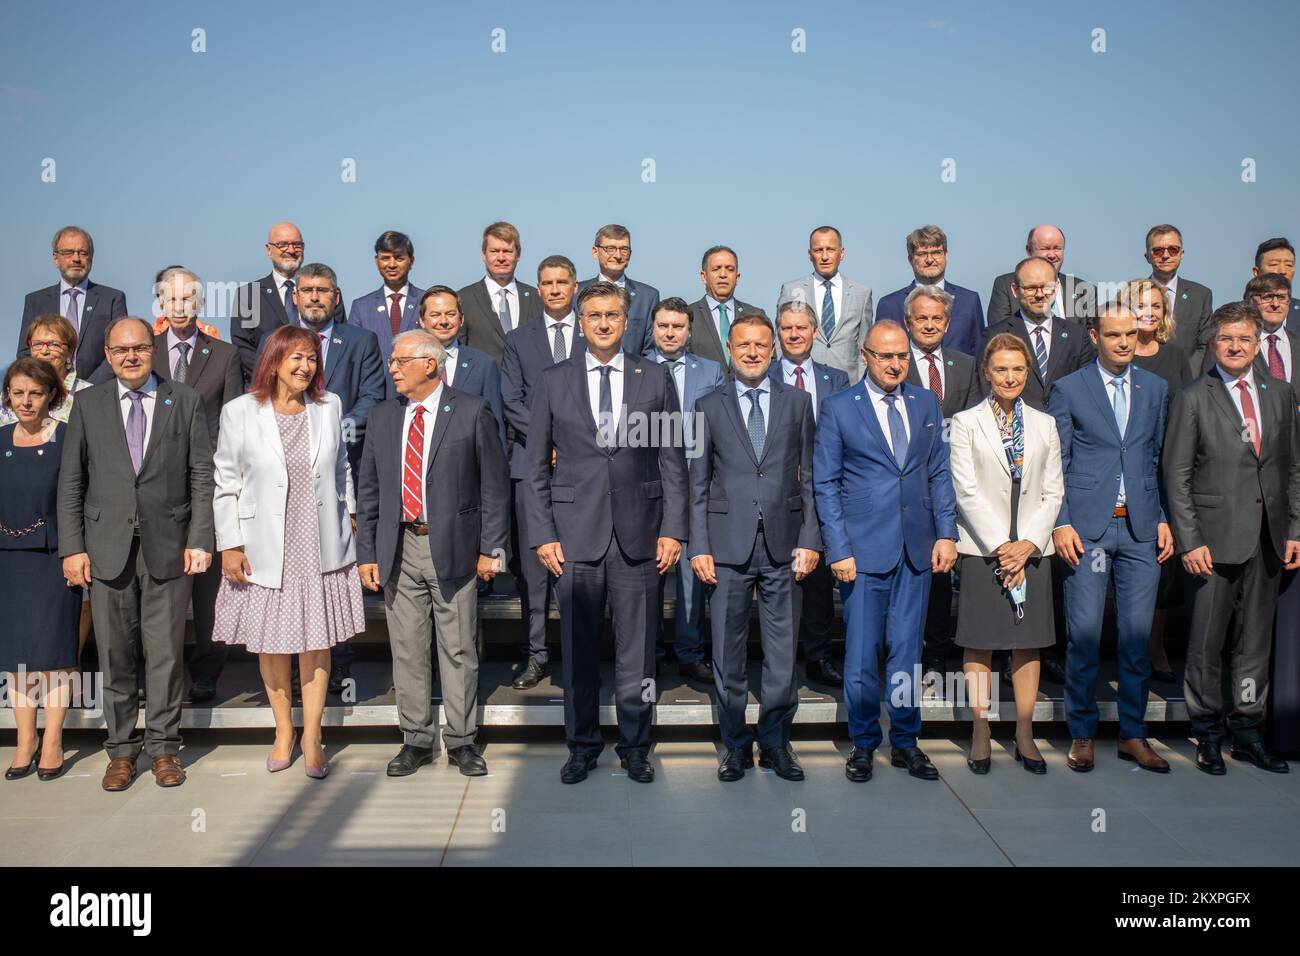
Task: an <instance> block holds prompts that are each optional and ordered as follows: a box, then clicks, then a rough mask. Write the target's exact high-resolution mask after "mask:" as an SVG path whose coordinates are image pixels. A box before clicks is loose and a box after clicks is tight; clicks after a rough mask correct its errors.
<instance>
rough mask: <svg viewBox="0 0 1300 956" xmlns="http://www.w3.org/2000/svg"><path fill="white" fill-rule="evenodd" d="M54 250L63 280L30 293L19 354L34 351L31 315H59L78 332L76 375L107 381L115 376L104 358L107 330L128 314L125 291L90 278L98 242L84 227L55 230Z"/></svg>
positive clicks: (21, 327) (51, 245)
mask: <svg viewBox="0 0 1300 956" xmlns="http://www.w3.org/2000/svg"><path fill="white" fill-rule="evenodd" d="M50 250H51V252H52V253H53V257H54V268H56V269H58V270H59V281H58V283H57V284H56V285H52V286H49V287H48V288H44V289H38V290H37V291H35V292H29V293H28V294H27V298H26V299H25V300H24V302H23V319H22V323H21V325H20V326H19V329H18V358H22V357H23V356H25V355H30V354H31V349H30V348H29V346H28V344H27V338H28V335H27V327H28V326H29V325H31V323H32V319H34V318H36V316H38V315H61V316H63V317H64V318H65V319H67V320H68V324H70V325H71V326H72V329H73V331H75V332H76V333H77V354H76V363H75V367H76V370H77V378H78V379H80V380H81V381H83V382H90V383H91V384H92V385H98V384H99V383H100V382H106V381H108V380H109V379H111V378H112V377H113V368H112V366H111V365H109V363H108V362H107V361H105V360H104V330H105V329H106V328H108V325H109V323H110V322H112V321H113V320H114V319H119V318H121V317H122V316H124V315H126V295H125V294H124V293H122V292H120V291H119V290H117V289H110V288H109V287H108V286H106V285H100V284H99V283H97V282H91V281H90V267H91V265H92V264H93V263H94V261H95V241H94V240H93V239H91V238H90V233H88V232H86V230H84V229H82V228H81V227H80V226H64V227H63V228H62V229H60V230H59V231H58V232H56V233H55V234H54V239H53V240H52V241H51V243H50Z"/></svg>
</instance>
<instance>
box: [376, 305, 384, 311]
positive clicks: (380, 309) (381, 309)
mask: <svg viewBox="0 0 1300 956" xmlns="http://www.w3.org/2000/svg"><path fill="white" fill-rule="evenodd" d="M375 311H376V312H383V311H384V307H383V306H382V305H380V306H376V307H375Z"/></svg>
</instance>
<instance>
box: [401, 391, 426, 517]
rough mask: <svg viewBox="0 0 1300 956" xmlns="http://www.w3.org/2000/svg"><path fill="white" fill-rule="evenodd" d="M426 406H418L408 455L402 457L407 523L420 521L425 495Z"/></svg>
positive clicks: (403, 497)
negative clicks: (421, 506)
mask: <svg viewBox="0 0 1300 956" xmlns="http://www.w3.org/2000/svg"><path fill="white" fill-rule="evenodd" d="M423 459H424V406H423V405H416V406H415V411H414V412H413V414H412V418H411V427H410V428H409V429H408V430H407V432H406V453H405V454H404V455H403V456H402V517H403V518H404V519H405V520H407V521H419V520H420V502H421V501H423V495H422V494H421V493H420V492H421V489H422V488H423V487H424V473H423V471H422V469H421V467H420V466H421V464H422V463H423Z"/></svg>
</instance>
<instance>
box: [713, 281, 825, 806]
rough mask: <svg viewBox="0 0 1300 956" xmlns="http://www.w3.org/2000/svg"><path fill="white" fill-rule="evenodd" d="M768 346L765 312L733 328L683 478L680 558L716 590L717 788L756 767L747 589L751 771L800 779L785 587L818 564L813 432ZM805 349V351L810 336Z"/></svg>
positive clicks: (803, 394) (789, 600)
mask: <svg viewBox="0 0 1300 956" xmlns="http://www.w3.org/2000/svg"><path fill="white" fill-rule="evenodd" d="M798 304H799V305H800V306H802V307H803V308H806V309H810V310H811V307H810V306H808V305H807V303H804V302H800V303H798ZM774 338H775V337H774V336H773V334H772V326H771V323H769V322H768V320H767V317H766V316H761V315H753V314H750V315H742V316H741V317H740V318H738V319H736V321H735V322H732V323H731V327H730V328H729V329H728V336H727V349H728V351H729V352H730V355H731V367H732V370H733V373H734V381H733V382H732V383H731V384H729V385H723V386H722V388H719V389H715V390H714V391H712V392H710V393H709V394H708V395H706V396H704V397H703V398H702V399H700V400H699V401H698V402H697V403H696V409H697V410H698V411H699V415H698V421H697V423H696V426H697V433H696V441H697V443H698V448H699V452H700V455H699V457H698V459H697V460H696V461H695V462H694V463H693V464H692V465H691V471H690V477H691V539H690V548H689V554H690V557H691V567H692V568H693V569H694V571H695V575H696V577H698V578H699V579H700V580H701V581H703V582H704V583H705V584H711V585H713V586H714V590H713V595H712V597H711V598H710V600H709V617H710V618H711V619H712V621H713V673H714V680H715V683H716V685H717V691H718V723H719V724H720V725H721V728H722V745H723V747H724V748H726V749H725V752H724V754H723V756H722V760H721V762H720V764H719V766H718V779H719V780H722V781H723V782H730V781H734V780H739V779H740V778H741V777H743V776H744V775H745V769H746V768H748V767H752V766H754V754H753V746H754V738H755V734H754V732H753V731H751V730H750V729H749V727H748V725H747V724H746V722H745V706H746V704H747V703H748V701H749V681H748V678H747V677H746V667H747V659H746V654H745V644H746V642H747V641H748V639H749V615H750V609H751V608H752V607H753V605H754V598H753V594H754V590H755V588H757V590H758V612H759V622H760V627H761V635H762V641H763V680H762V691H761V693H760V696H759V700H760V710H759V716H758V733H757V737H758V746H759V766H760V767H768V768H771V769H772V771H773V772H774V773H776V775H777V776H778V777H781V778H782V779H784V780H802V779H803V776H804V775H803V768H802V767H801V766H800V765H799V758H798V757H796V756H795V753H794V750H793V748H792V747H791V746H790V728H791V726H792V725H793V724H794V715H795V711H796V710H798V709H799V687H798V684H797V682H796V681H795V664H794V658H795V628H794V614H795V610H794V584H795V582H796V581H800V580H803V579H804V578H805V577H806V575H807V574H808V573H809V572H810V571H811V570H812V569H813V568H814V567H816V566H817V563H818V559H819V557H820V553H821V545H822V542H821V535H820V534H819V533H818V531H817V509H816V507H815V506H814V505H813V490H812V447H813V429H814V424H813V412H812V401H811V399H810V396H809V394H808V392H807V390H806V389H805V390H800V389H798V388H794V387H791V386H787V385H785V384H783V383H782V382H781V381H780V380H779V379H777V378H775V377H772V376H769V375H768V367H769V365H770V364H771V362H772V353H773V345H774V341H773V340H774ZM808 341H809V343H810V344H809V349H810V350H811V336H810V337H809V339H808ZM840 374H841V375H843V374H844V373H843V372H841V373H840Z"/></svg>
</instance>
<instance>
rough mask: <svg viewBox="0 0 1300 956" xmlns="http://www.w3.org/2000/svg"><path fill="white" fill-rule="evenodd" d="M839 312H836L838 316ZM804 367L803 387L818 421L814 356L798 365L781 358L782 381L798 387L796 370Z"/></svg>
mask: <svg viewBox="0 0 1300 956" xmlns="http://www.w3.org/2000/svg"><path fill="white" fill-rule="evenodd" d="M838 314H839V313H836V315H837V316H838ZM796 368H801V369H803V387H804V391H806V392H807V393H808V398H809V399H811V400H812V409H813V421H817V376H816V375H814V374H813V363H812V356H811V355H810V356H808V358H806V359H804V360H803V364H802V365H796V364H795V363H794V362H791V361H790V360H789V359H788V358H783V359H781V381H783V382H785V384H786V385H789V386H790V387H791V388H798V386H797V385H796V384H795V374H794V370H795V369H796Z"/></svg>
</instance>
